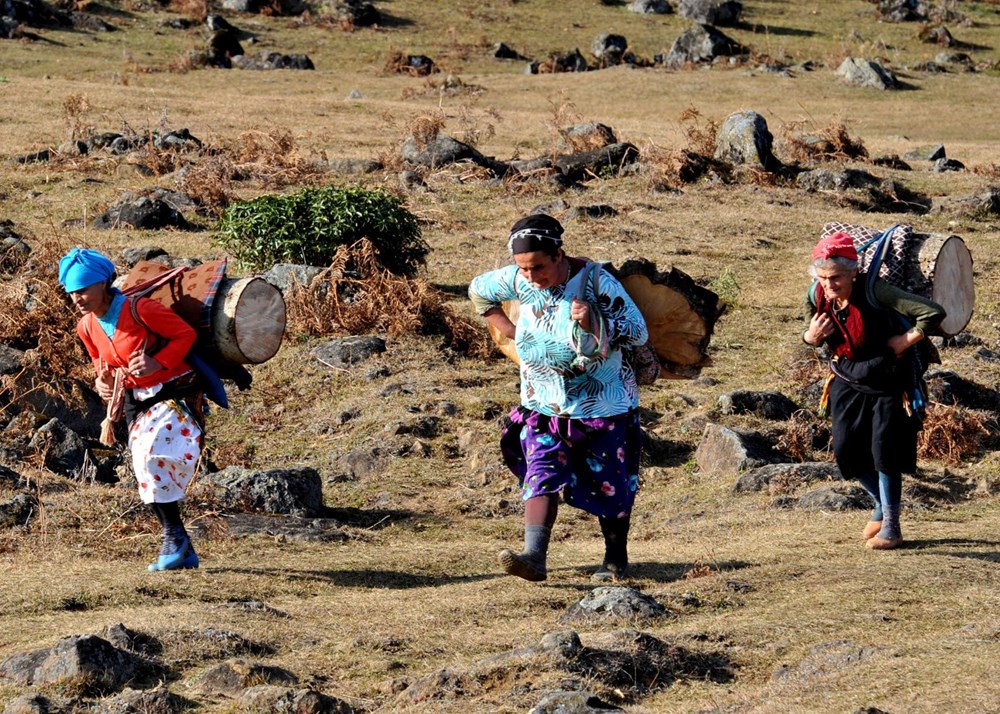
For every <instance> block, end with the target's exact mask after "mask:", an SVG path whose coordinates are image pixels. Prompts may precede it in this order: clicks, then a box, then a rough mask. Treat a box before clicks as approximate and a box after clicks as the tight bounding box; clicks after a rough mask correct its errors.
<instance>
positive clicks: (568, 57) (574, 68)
mask: <svg viewBox="0 0 1000 714" xmlns="http://www.w3.org/2000/svg"><path fill="white" fill-rule="evenodd" d="M589 69H590V65H589V64H587V59H586V58H585V57H584V56H583V55H582V54H580V50H579V49H578V48H574V49H573V50H572V51H570V52H565V53H563V54H554V55H552V56H550V57H549V58H548V59H547V60H544V61H541V62H532V63H531V64H529V65H528V67H527V70H526V71H527V73H528V74H555V73H560V72H586V71H588V70H589Z"/></svg>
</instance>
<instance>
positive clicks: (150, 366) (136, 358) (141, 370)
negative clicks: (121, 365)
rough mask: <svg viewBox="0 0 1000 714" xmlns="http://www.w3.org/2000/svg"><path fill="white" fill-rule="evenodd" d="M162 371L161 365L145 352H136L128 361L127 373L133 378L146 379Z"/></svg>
mask: <svg viewBox="0 0 1000 714" xmlns="http://www.w3.org/2000/svg"><path fill="white" fill-rule="evenodd" d="M161 369H163V365H162V364H160V363H159V362H157V361H156V359H155V358H153V357H150V356H149V355H148V354H146V353H145V352H136V353H135V354H134V355H132V358H131V359H130V360H129V361H128V371H129V374H131V375H132V376H133V377H139V378H140V379H141V378H142V377H148V376H149V375H151V374H153V373H154V372H159V371H160V370H161Z"/></svg>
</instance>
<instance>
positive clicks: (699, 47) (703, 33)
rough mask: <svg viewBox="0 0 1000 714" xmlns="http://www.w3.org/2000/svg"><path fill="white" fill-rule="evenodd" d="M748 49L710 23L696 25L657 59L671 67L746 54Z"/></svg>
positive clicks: (665, 65)
mask: <svg viewBox="0 0 1000 714" xmlns="http://www.w3.org/2000/svg"><path fill="white" fill-rule="evenodd" d="M745 52H746V50H745V49H744V48H743V47H742V46H741V45H740V44H739V43H738V42H737V41H736V40H734V39H732V38H731V37H728V36H727V35H725V34H723V33H722V32H719V31H718V30H716V29H715V28H714V27H712V26H710V25H695V26H694V27H692V28H690V29H688V30H686V31H685V32H684V33H683V34H682V35H681V36H680V37H678V38H677V39H676V40H674V43H673V45H671V47H670V51H669V52H668V53H667V54H666V55H665V56H664V55H657V58H656V59H657V61H658V62H659V63H660V64H662V65H663V66H664V67H667V68H669V69H678V68H680V67H683V66H684V65H686V64H705V63H709V62H712V61H713V60H715V59H716V58H717V57H731V56H734V55H741V54H744V53H745Z"/></svg>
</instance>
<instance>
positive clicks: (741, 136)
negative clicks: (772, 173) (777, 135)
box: [715, 109, 781, 170]
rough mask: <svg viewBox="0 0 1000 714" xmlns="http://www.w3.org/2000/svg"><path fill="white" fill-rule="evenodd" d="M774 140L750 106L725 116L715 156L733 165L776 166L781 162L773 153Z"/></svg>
mask: <svg viewBox="0 0 1000 714" xmlns="http://www.w3.org/2000/svg"><path fill="white" fill-rule="evenodd" d="M773 142H774V137H773V136H772V135H771V132H770V131H769V130H768V128H767V121H766V120H765V119H764V117H762V116H761V115H760V114H758V113H757V112H755V111H751V110H749V109H748V110H745V111H741V112H736V113H735V114H730V115H729V116H728V117H726V120H725V121H724V122H722V126H721V127H720V128H719V132H718V134H717V135H716V140H715V158H716V159H719V160H720V161H726V162H728V163H731V164H736V165H744V164H749V165H751V166H758V167H760V168H763V169H765V170H772V169H776V168H778V167H779V166H780V165H781V162H780V161H778V160H777V159H776V158H775V157H774V154H773V153H772V145H773Z"/></svg>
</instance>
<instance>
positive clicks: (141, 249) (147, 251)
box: [121, 245, 167, 268]
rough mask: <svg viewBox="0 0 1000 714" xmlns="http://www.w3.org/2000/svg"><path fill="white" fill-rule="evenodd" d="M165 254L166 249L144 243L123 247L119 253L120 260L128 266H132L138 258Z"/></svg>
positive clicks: (148, 258)
mask: <svg viewBox="0 0 1000 714" xmlns="http://www.w3.org/2000/svg"><path fill="white" fill-rule="evenodd" d="M164 255H167V251H165V250H163V248H160V247H158V246H154V245H144V246H136V247H133V248H124V249H123V250H122V253H121V262H122V263H124V264H125V265H127V266H128V267H129V268H134V267H135V264H136V263H138V262H139V261H140V260H153V259H154V258H159V257H160V256H164Z"/></svg>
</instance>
